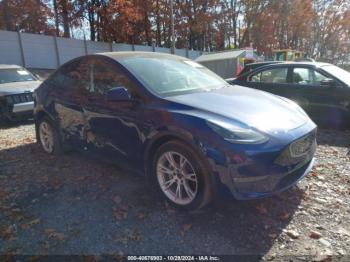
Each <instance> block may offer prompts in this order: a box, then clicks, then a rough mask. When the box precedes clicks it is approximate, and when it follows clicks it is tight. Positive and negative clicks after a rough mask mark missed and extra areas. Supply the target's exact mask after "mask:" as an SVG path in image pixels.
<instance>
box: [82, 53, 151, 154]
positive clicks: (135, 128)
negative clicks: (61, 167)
mask: <svg viewBox="0 0 350 262" xmlns="http://www.w3.org/2000/svg"><path fill="white" fill-rule="evenodd" d="M90 65H91V69H92V71H91V73H90V74H91V77H92V79H91V82H90V83H89V84H88V85H87V86H86V88H87V90H88V92H89V95H88V102H87V103H86V105H85V106H84V113H85V119H86V130H87V145H88V149H89V151H90V152H92V153H97V154H99V155H101V156H104V157H106V158H113V159H116V158H122V159H128V160H137V159H138V158H139V157H140V155H141V150H142V149H141V148H142V143H143V142H144V140H145V137H144V134H143V128H144V126H143V123H144V120H143V111H142V109H141V105H142V101H141V100H142V99H141V97H140V96H139V94H138V92H137V91H136V84H134V82H133V81H132V80H131V79H130V78H129V77H128V76H127V74H126V73H125V71H123V69H122V68H121V67H120V66H119V65H118V64H117V63H116V62H114V61H111V60H110V59H109V58H102V57H95V58H92V59H91V60H90ZM117 87H123V88H126V89H127V90H128V92H129V94H130V95H131V99H130V100H125V101H111V100H110V99H109V98H108V92H109V91H110V90H111V89H112V88H117Z"/></svg>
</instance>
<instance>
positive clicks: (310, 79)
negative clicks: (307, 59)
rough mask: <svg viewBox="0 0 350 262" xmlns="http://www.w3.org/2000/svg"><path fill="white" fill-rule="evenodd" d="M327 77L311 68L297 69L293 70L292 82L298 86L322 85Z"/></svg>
mask: <svg viewBox="0 0 350 262" xmlns="http://www.w3.org/2000/svg"><path fill="white" fill-rule="evenodd" d="M326 78H327V77H326V76H324V75H323V74H321V73H319V72H317V71H316V70H314V69H311V68H303V67H299V68H298V67H296V68H294V69H293V77H292V81H293V83H294V84H298V85H315V86H318V85H320V83H321V81H323V80H324V79H326Z"/></svg>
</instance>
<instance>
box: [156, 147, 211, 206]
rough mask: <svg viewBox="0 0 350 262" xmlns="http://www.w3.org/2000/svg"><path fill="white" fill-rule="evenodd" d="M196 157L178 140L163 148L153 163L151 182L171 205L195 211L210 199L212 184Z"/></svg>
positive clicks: (200, 161) (197, 156)
mask: <svg viewBox="0 0 350 262" xmlns="http://www.w3.org/2000/svg"><path fill="white" fill-rule="evenodd" d="M203 163H204V161H203V160H202V159H201V157H200V156H199V154H198V153H197V152H195V150H193V149H192V148H191V147H189V146H187V145H186V144H184V143H182V142H179V141H171V142H168V143H166V144H164V145H162V146H161V147H160V148H159V149H158V150H157V152H156V154H155V157H154V161H153V179H154V182H155V184H156V186H157V188H158V189H159V191H160V192H161V194H162V195H163V196H165V198H166V199H167V200H168V201H169V202H170V203H171V204H173V205H174V206H176V207H179V208H183V209H189V210H193V209H198V208H201V207H203V206H204V205H206V204H207V203H208V202H209V201H210V200H211V191H212V190H211V189H212V183H211V179H210V174H209V172H208V171H207V170H208V169H207V168H206V167H205V165H204V164H203Z"/></svg>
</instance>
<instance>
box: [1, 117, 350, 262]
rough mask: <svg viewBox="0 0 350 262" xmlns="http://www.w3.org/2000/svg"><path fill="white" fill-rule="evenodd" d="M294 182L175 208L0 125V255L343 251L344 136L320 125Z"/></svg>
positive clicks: (29, 132)
mask: <svg viewBox="0 0 350 262" xmlns="http://www.w3.org/2000/svg"><path fill="white" fill-rule="evenodd" d="M318 142H319V146H318V150H317V154H316V155H317V163H316V165H315V167H314V168H313V170H312V172H311V173H310V174H309V175H308V176H307V177H306V178H305V179H303V180H302V181H301V182H300V183H299V184H298V185H297V186H295V187H293V188H292V189H290V190H288V191H287V192H284V193H282V194H279V195H277V196H275V197H272V198H269V199H263V200H257V201H243V202H239V201H233V200H226V201H223V202H222V204H220V205H216V206H211V207H208V208H206V209H204V210H201V211H197V212H190V213H188V212H187V213H186V212H180V211H176V210H173V209H172V208H170V207H169V206H168V205H167V204H166V202H164V201H163V200H161V199H159V198H157V197H156V196H154V195H153V194H152V193H150V190H149V188H148V186H147V183H146V180H145V178H143V177H142V176H140V175H137V174H133V172H131V171H128V170H123V169H120V168H118V167H117V166H113V165H107V164H106V163H103V162H100V161H97V160H93V159H90V158H88V157H87V156H82V155H79V154H78V153H70V154H66V155H63V156H60V157H55V156H49V155H47V154H45V153H44V152H42V150H41V149H40V147H39V146H38V145H37V144H36V143H35V136H34V125H33V124H32V123H30V122H29V123H23V125H20V126H13V127H2V128H0V185H1V186H0V254H26V255H52V254H91V255H101V254H109V255H122V254H143V255H151V254H154V255H167V254H172V255H180V254H198V255H203V254H207V255H209V254H212V255H229V254H241V255H242V254H254V255H259V256H261V257H262V259H265V260H273V259H276V258H278V257H281V256H296V255H297V256H301V257H302V256H313V257H314V258H316V259H321V260H322V259H324V258H326V257H327V256H328V257H329V256H339V255H350V198H349V195H350V163H349V160H350V156H349V155H347V152H348V148H349V145H350V132H341V131H327V130H320V131H319V137H318Z"/></svg>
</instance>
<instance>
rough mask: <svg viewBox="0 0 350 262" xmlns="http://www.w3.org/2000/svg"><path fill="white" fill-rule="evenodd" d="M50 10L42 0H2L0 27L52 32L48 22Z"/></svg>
mask: <svg viewBox="0 0 350 262" xmlns="http://www.w3.org/2000/svg"><path fill="white" fill-rule="evenodd" d="M52 15H53V14H52V11H51V9H50V8H49V6H48V3H47V1H43V0H4V1H2V2H0V28H1V29H5V30H9V31H21V32H28V33H38V34H53V31H54V28H53V27H52V26H51V25H50V24H49V23H48V19H52Z"/></svg>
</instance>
